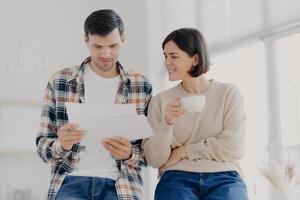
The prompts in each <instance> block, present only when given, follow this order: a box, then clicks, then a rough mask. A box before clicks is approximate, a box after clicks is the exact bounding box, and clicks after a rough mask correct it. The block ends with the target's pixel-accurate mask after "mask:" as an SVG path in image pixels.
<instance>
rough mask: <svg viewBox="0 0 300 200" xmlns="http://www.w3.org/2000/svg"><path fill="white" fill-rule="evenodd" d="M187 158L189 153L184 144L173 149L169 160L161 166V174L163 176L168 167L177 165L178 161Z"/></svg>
mask: <svg viewBox="0 0 300 200" xmlns="http://www.w3.org/2000/svg"><path fill="white" fill-rule="evenodd" d="M186 158H187V154H186V151H185V148H184V146H180V147H178V148H175V149H173V150H172V152H171V155H170V157H169V159H168V161H167V162H166V163H165V164H163V165H162V166H161V167H160V168H159V170H158V172H159V175H160V176H161V175H162V174H163V173H164V171H165V170H166V169H167V168H169V167H171V166H173V165H175V164H176V163H177V162H178V161H180V160H183V159H186Z"/></svg>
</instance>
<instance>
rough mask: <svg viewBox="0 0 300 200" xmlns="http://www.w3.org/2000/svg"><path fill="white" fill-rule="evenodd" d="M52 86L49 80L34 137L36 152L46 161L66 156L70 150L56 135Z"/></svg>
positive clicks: (52, 161)
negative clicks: (63, 146)
mask: <svg viewBox="0 0 300 200" xmlns="http://www.w3.org/2000/svg"><path fill="white" fill-rule="evenodd" d="M55 104H56V102H55V97H54V91H53V87H52V86H51V84H50V82H48V84H47V88H46V91H45V95H44V101H43V106H42V114H41V119H40V128H39V133H38V135H37V137H36V146H37V154H38V155H39V157H40V158H41V159H42V160H43V161H44V162H47V163H54V162H57V160H60V159H64V158H66V157H67V156H68V155H69V154H70V152H71V151H66V150H64V149H63V148H62V146H61V145H60V143H59V141H58V139H57V135H56V131H57V128H56V106H55Z"/></svg>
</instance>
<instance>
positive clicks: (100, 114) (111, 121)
mask: <svg viewBox="0 0 300 200" xmlns="http://www.w3.org/2000/svg"><path fill="white" fill-rule="evenodd" d="M66 107H67V113H68V117H69V123H75V124H78V125H79V129H80V130H85V132H86V134H85V137H84V138H83V139H82V141H81V142H80V143H81V144H82V145H84V146H86V147H87V148H92V147H93V146H95V145H96V146H97V145H99V144H101V141H103V140H104V139H106V138H109V137H114V136H122V137H124V138H127V139H128V140H129V141H131V140H137V139H143V138H148V137H150V136H152V135H153V132H152V130H151V128H150V126H149V124H148V121H147V118H146V117H145V116H144V115H137V113H136V106H135V104H114V105H105V106H103V105H94V104H76V103H66Z"/></svg>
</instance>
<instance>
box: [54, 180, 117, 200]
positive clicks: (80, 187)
mask: <svg viewBox="0 0 300 200" xmlns="http://www.w3.org/2000/svg"><path fill="white" fill-rule="evenodd" d="M103 199H105V200H118V196H117V192H116V189H115V180H112V179H108V178H97V177H84V176H66V178H65V179H64V182H63V184H62V186H61V187H60V189H59V191H58V194H57V196H56V200H103Z"/></svg>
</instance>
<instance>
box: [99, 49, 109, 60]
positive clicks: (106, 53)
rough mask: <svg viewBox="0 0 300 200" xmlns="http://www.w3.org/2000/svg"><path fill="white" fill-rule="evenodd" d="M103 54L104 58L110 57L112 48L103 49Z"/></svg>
mask: <svg viewBox="0 0 300 200" xmlns="http://www.w3.org/2000/svg"><path fill="white" fill-rule="evenodd" d="M101 56H102V57H103V58H109V57H110V56H111V51H110V49H103V51H102V53H101Z"/></svg>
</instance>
